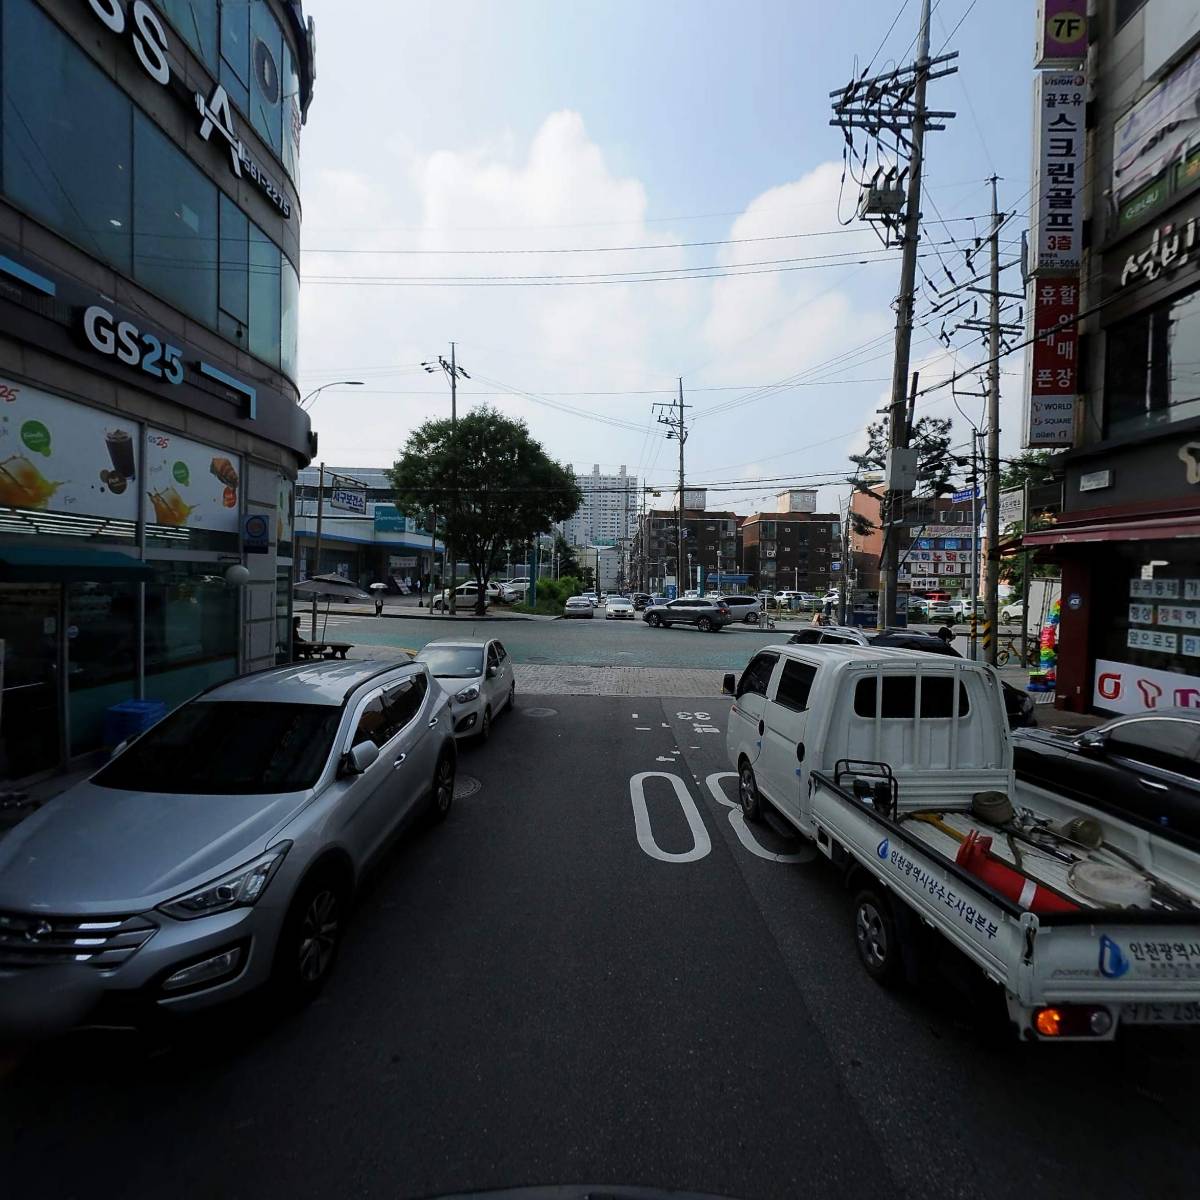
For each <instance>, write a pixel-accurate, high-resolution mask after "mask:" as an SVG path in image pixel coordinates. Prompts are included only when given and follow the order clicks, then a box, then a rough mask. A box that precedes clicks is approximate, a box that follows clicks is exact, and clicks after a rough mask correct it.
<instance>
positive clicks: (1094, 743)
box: [1078, 729, 1108, 755]
mask: <svg viewBox="0 0 1200 1200" xmlns="http://www.w3.org/2000/svg"><path fill="white" fill-rule="evenodd" d="M1107 741H1108V739H1107V738H1106V737H1105V735H1104V734H1103V733H1101V732H1100V730H1098V729H1087V730H1085V731H1084V732H1083V733H1081V734H1080V735H1079V743H1078V744H1079V748H1080V750H1082V751H1083V752H1084V753H1085V754H1095V755H1101V754H1103V753H1104V748H1105V743H1106V742H1107Z"/></svg>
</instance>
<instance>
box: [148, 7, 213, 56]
mask: <svg viewBox="0 0 1200 1200" xmlns="http://www.w3.org/2000/svg"><path fill="white" fill-rule="evenodd" d="M157 2H158V6H159V8H161V9H162V11H163V15H164V16H165V17H166V18H167V19H168V20H169V21H170V22H171V24H172V25H174V26H175V30H176V32H177V33H178V34H179V36H180V37H181V38H183V40H184V41H185V42H187V44H188V45H189V46H190V47H191V48H192V53H193V54H195V56H196V57H197V58H198V59H199V60H200V61H201V62H202V63H203V64H204V65H205V66H206V67H207V68H208V69H209V70H210V71H212V72H213V73H214V74H216V72H217V0H157Z"/></svg>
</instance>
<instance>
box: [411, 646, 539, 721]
mask: <svg viewBox="0 0 1200 1200" xmlns="http://www.w3.org/2000/svg"><path fill="white" fill-rule="evenodd" d="M417 662H423V663H424V664H425V665H426V666H427V667H428V668H429V671H430V674H432V675H433V677H434V678H435V679H436V680H437V681H438V683H440V684H441V685H442V687H443V688H444V689H445V691H446V693H447V695H449V697H450V715H451V721H452V725H453V729H454V736H455V737H456V738H465V737H478V738H479V740H480V741H481V742H486V741H487V740H488V738H489V737H491V734H492V721H493V719H494V718H495V717H496V716H497V715H499V713H500V712H501V711H502V710H503V709H505V708H512V706H513V705H514V704H515V703H516V698H517V684H516V681H515V679H514V678H513V669H512V660H511V659H510V658H509V657H508V652H507V651H506V650H505V649H504V646H503V644H502V643H501V642H500V641H499V640H498V639H497V638H492V639H490V640H489V641H475V642H454V641H445V642H427V643H426V645H425V648H424V649H423V650H422V651H421V652H420V653H419V654H418V655H417Z"/></svg>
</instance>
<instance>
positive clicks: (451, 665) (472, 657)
mask: <svg viewBox="0 0 1200 1200" xmlns="http://www.w3.org/2000/svg"><path fill="white" fill-rule="evenodd" d="M578 599H579V597H576V596H572V597H571V600H569V601H568V603H571V602H572V601H577V600H578ZM582 603H584V604H587V601H586V600H584V601H582ZM589 607H590V606H589ZM417 661H418V662H423V663H424V664H425V665H426V666H427V667H428V668H429V672H430V674H431V675H434V676H435V677H436V678H438V679H474V678H475V677H477V676H479V675H482V674H483V654H482V653H481V652H480V651H479V650H477V649H475V648H473V647H470V646H427V647H426V648H425V649H424V650H422V651H421V653H420V654H418V655H417Z"/></svg>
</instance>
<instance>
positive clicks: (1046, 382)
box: [1022, 276, 1079, 447]
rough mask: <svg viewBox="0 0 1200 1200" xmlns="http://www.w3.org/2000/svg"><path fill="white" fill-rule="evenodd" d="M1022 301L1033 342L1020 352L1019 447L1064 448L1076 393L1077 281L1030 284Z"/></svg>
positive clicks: (1068, 440)
mask: <svg viewBox="0 0 1200 1200" xmlns="http://www.w3.org/2000/svg"><path fill="white" fill-rule="evenodd" d="M1025 300H1026V312H1027V313H1028V318H1027V322H1026V328H1027V330H1028V335H1029V337H1030V338H1032V339H1035V340H1033V341H1031V342H1030V343H1029V345H1028V346H1026V348H1025V414H1024V415H1025V420H1024V431H1023V432H1024V436H1023V439H1022V445H1024V446H1026V447H1036V446H1069V445H1070V444H1071V441H1072V438H1073V435H1074V427H1075V396H1076V393H1077V392H1078V390H1079V383H1078V379H1079V365H1078V358H1077V353H1076V352H1077V350H1078V340H1079V331H1078V327H1077V324H1076V322H1077V319H1078V316H1079V281H1078V279H1077V278H1076V277H1075V276H1066V277H1064V278H1061V279H1031V280H1030V281H1029V288H1028V290H1027V292H1026V297H1025Z"/></svg>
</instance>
